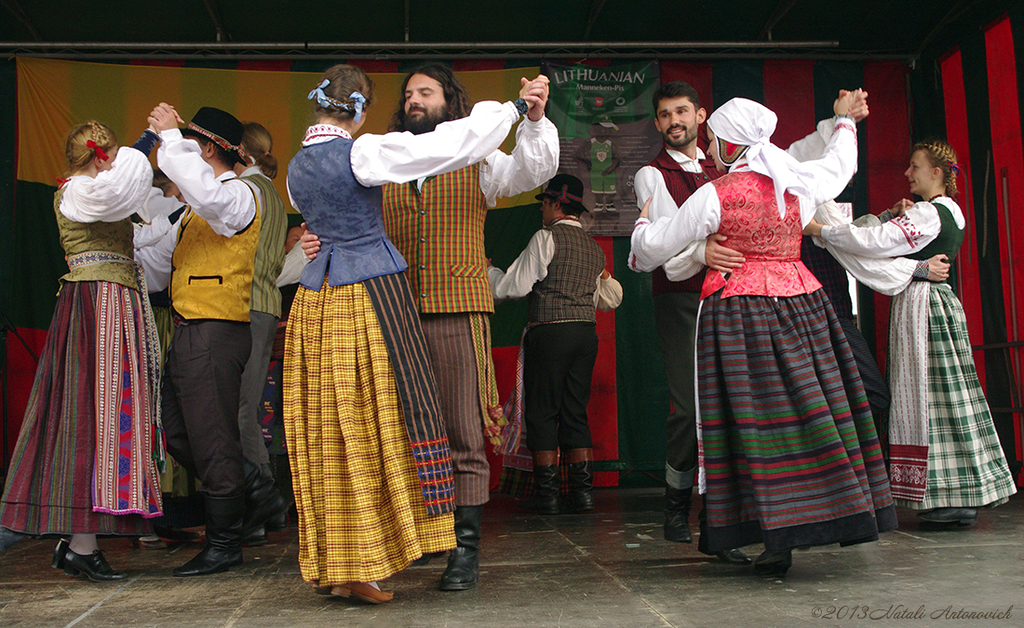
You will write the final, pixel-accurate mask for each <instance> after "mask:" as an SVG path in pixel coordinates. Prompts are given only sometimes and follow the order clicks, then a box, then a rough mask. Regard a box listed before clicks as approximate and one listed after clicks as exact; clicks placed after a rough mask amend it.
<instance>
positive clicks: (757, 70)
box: [708, 60, 764, 115]
mask: <svg viewBox="0 0 1024 628" xmlns="http://www.w3.org/2000/svg"><path fill="white" fill-rule="evenodd" d="M712 76H713V77H714V82H713V84H712V92H713V94H714V105H715V107H721V106H722V105H724V104H725V103H726V101H728V100H729V99H730V98H749V99H750V100H756V101H757V102H760V103H763V102H764V62H763V61H760V60H754V61H748V60H743V61H719V62H718V63H716V64H715V65H714V67H713V69H712ZM708 115H711V111H710V110H709V111H708Z"/></svg>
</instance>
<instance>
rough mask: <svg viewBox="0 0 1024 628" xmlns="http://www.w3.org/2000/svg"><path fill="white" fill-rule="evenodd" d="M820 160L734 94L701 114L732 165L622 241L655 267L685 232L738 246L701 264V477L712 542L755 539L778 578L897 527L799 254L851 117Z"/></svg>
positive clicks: (642, 265) (851, 366)
mask: <svg viewBox="0 0 1024 628" xmlns="http://www.w3.org/2000/svg"><path fill="white" fill-rule="evenodd" d="M858 96H859V94H858V93H856V92H844V93H843V94H841V96H840V99H839V100H838V101H837V103H836V106H837V109H836V112H837V113H838V114H839V121H838V122H837V123H836V126H835V131H834V133H833V135H832V137H831V139H830V140H829V142H828V145H827V146H826V148H825V151H824V154H823V156H822V158H821V159H820V160H817V161H812V162H804V163H799V162H797V161H796V160H795V159H793V158H792V157H790V156H789V155H787V154H786V153H785V152H784V151H782V150H781V149H779V148H778V147H776V146H774V145H772V144H771V143H770V142H769V138H770V137H771V134H772V132H773V131H774V130H775V123H776V120H777V118H776V117H775V114H774V113H772V112H771V111H770V110H768V109H767V108H765V107H764V106H763V105H760V104H758V103H755V102H752V101H749V100H745V99H739V98H737V99H733V100H731V101H729V102H727V103H726V104H725V105H723V106H722V107H721V108H719V109H718V110H717V111H716V112H715V113H714V114H712V115H711V117H710V119H709V120H708V129H709V132H710V135H711V146H710V151H709V152H710V153H711V155H712V156H713V157H714V159H715V162H716V164H717V165H718V167H719V169H720V170H723V171H724V170H728V172H729V173H728V174H726V175H724V176H722V177H721V178H719V179H717V180H715V181H714V182H712V183H711V184H709V185H705V186H703V187H702V188H700V189H698V190H697V192H696V193H694V194H693V195H692V196H691V197H690V199H689V200H687V202H686V203H684V204H683V206H682V207H680V209H679V211H678V212H677V213H676V214H675V215H673V216H671V217H665V218H662V219H660V220H658V221H657V222H654V223H651V222H650V221H649V220H648V219H647V217H646V215H645V213H641V217H640V218H639V219H638V220H637V224H636V227H635V228H634V231H633V236H632V251H631V253H630V260H629V263H630V266H631V267H633V268H634V269H637V270H641V271H643V270H650V269H653V268H654V267H657V266H659V265H661V264H664V263H665V262H666V261H668V260H669V259H670V258H671V257H673V256H675V255H676V254H678V253H679V251H681V250H682V249H683V248H684V247H685V246H686V245H687V244H688V243H690V242H691V241H694V240H697V239H701V238H705V237H707V236H708V235H710V234H712V233H721V234H724V235H726V236H728V241H729V246H730V247H731V248H734V249H737V250H738V251H740V252H741V253H742V254H743V256H744V259H745V261H744V263H743V265H742V266H740V267H739V268H736V269H735V270H734V271H733V272H732V273H730V274H728V275H723V274H722V273H715V272H712V273H708V276H707V278H706V280H705V283H704V288H703V290H702V294H701V297H702V299H703V301H702V305H701V313H700V319H699V321H698V337H697V369H698V391H699V393H698V394H699V398H700V399H699V408H700V432H701V446H702V452H703V453H702V461H701V466H700V472H701V484H702V487H703V488H704V490H705V496H704V499H705V508H706V510H707V531H706V534H707V545H708V549H710V550H711V551H717V550H727V549H730V548H734V547H741V546H743V545H748V544H751V543H756V542H763V543H764V545H765V552H764V553H763V554H761V556H760V557H759V558H758V559H757V561H756V562H755V565H754V566H755V569H756V570H757V571H758V572H761V573H768V574H773V575H781V574H785V573H786V571H787V570H788V569H789V567H790V565H791V564H792V553H791V552H792V550H793V549H794V548H797V547H808V546H812V545H826V544H831V543H840V544H844V545H846V544H853V543H860V542H864V541H871V540H875V539H877V538H878V533H879V532H883V531H886V530H890V529H893V528H895V527H896V514H895V509H894V506H893V502H892V497H891V495H890V491H889V481H888V478H887V476H886V471H885V466H884V463H883V461H882V455H881V449H880V447H879V445H878V438H877V436H876V433H875V428H874V424H873V422H872V417H871V410H870V407H869V406H868V402H867V398H866V396H865V394H864V388H863V385H862V384H861V381H860V376H859V374H858V371H857V367H856V364H855V362H854V360H853V356H852V353H851V352H850V348H849V345H848V344H847V342H846V337H845V335H844V334H843V331H842V328H841V326H840V324H839V321H838V319H837V318H836V315H835V313H834V312H833V310H832V306H831V304H830V302H829V300H828V297H827V296H825V293H824V292H823V291H822V290H821V284H820V283H819V282H818V280H817V279H815V278H814V275H812V274H811V273H810V271H808V270H807V268H805V267H804V265H803V263H802V262H800V239H801V236H802V230H803V227H804V225H806V224H807V223H808V222H809V221H810V220H811V218H812V217H813V215H814V210H815V208H816V207H817V205H819V204H821V203H822V202H824V201H827V200H830V199H832V198H833V197H835V196H836V195H837V194H838V193H839V192H840V191H842V189H843V187H844V186H845V185H846V183H847V182H848V181H849V179H850V177H851V176H852V175H853V173H854V171H855V168H856V161H857V144H856V127H855V125H854V123H853V120H852V119H850V118H849V117H848V116H846V115H845V114H846V112H847V111H848V110H849V108H850V106H851V105H852V104H853V103H854V101H855V99H856V98H857V97H858Z"/></svg>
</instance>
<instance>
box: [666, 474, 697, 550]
mask: <svg viewBox="0 0 1024 628" xmlns="http://www.w3.org/2000/svg"><path fill="white" fill-rule="evenodd" d="M692 505H693V489H692V488H672V487H671V486H666V487H665V540H666V541H672V542H673V543H692V542H693V535H692V534H691V533H690V523H689V519H690V507H691V506H692Z"/></svg>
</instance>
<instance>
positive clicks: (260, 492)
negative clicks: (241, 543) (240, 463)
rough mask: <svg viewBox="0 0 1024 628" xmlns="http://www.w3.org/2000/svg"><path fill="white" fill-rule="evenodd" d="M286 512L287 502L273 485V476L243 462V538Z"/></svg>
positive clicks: (252, 535) (251, 535) (254, 533)
mask: <svg viewBox="0 0 1024 628" xmlns="http://www.w3.org/2000/svg"><path fill="white" fill-rule="evenodd" d="M287 512H288V502H287V501H285V499H284V497H283V496H282V495H281V492H280V491H278V490H277V486H275V485H274V478H273V476H270V475H264V474H263V473H262V472H261V471H260V468H259V467H257V466H255V465H250V464H249V463H246V464H245V524H244V525H245V527H244V528H243V538H248V537H255V536H256V533H257V532H258V531H259V528H261V527H262V526H263V524H265V523H266V522H267V521H268V520H270V519H274V518H275V517H279V516H281V515H284V514H286V513H287Z"/></svg>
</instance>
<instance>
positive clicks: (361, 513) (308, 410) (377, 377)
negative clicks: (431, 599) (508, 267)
mask: <svg viewBox="0 0 1024 628" xmlns="http://www.w3.org/2000/svg"><path fill="white" fill-rule="evenodd" d="M396 278H397V279H396ZM377 279H379V280H381V281H383V282H386V281H396V280H400V281H402V282H406V280H405V278H404V276H401V275H397V276H391V277H390V278H388V279H384V278H377ZM369 281H375V280H369ZM378 287H379V286H378ZM378 292H379V291H378ZM401 294H405V295H406V297H404V298H406V299H409V304H410V305H411V296H410V295H409V293H408V283H407V282H406V283H405V284H404V292H403V293H401ZM411 311H412V315H413V318H415V310H411ZM386 326H388V325H386ZM421 337H422V336H421ZM403 370H404V369H403ZM395 371H396V369H395V368H393V366H392V363H391V358H390V357H389V352H388V346H387V342H386V340H385V336H384V333H383V332H382V324H381V322H380V321H379V320H378V314H377V312H376V311H375V309H374V303H373V301H372V300H371V298H370V295H369V293H368V291H367V288H366V287H364V285H363V284H361V283H358V284H352V285H346V286H337V287H328V286H327V284H326V281H325V283H324V285H323V286H322V287H321V289H320V290H319V291H313V290H307V289H305V288H299V290H298V293H297V294H296V297H295V301H294V303H293V304H292V310H291V314H290V316H289V320H288V331H287V337H286V340H285V362H284V382H285V386H284V424H285V433H286V438H287V441H288V458H289V462H290V465H291V472H292V483H293V488H294V491H295V502H296V507H297V509H298V513H299V526H298V527H299V567H300V570H301V572H302V577H303V579H305V580H306V581H307V582H312V583H316V584H319V585H320V586H329V585H336V584H342V583H345V582H352V581H358V582H368V581H374V580H382V579H384V578H387V577H388V576H390V575H391V574H393V573H395V572H398V571H401V570H403V569H405V568H406V567H408V565H409V563H411V562H412V561H413V560H415V559H416V558H418V557H419V556H420V555H421V554H424V553H429V552H440V551H444V550H448V549H451V548H453V547H455V535H454V517H453V515H452V513H451V512H447V513H445V514H439V515H429V514H428V513H427V508H426V505H425V501H424V493H423V488H422V487H421V478H420V476H419V475H418V473H417V466H416V460H415V459H414V456H413V447H412V445H411V443H410V436H409V430H408V428H407V426H406V422H405V421H404V420H403V410H402V399H400V397H399V386H398V384H397V383H396V376H395ZM403 388H405V387H403ZM419 392H420V393H421V394H426V395H428V397H429V399H432V400H433V401H432V403H433V404H435V405H436V403H437V402H436V395H435V394H434V393H433V391H419ZM437 417H438V419H439V418H440V413H439V412H438V413H437ZM441 434H443V431H442V432H441ZM445 449H447V444H446V441H445ZM448 465H449V466H448V473H447V481H448V484H449V485H450V483H451V470H450V456H449V459H448Z"/></svg>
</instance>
